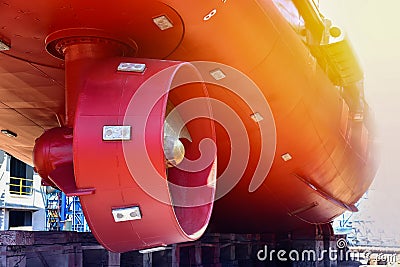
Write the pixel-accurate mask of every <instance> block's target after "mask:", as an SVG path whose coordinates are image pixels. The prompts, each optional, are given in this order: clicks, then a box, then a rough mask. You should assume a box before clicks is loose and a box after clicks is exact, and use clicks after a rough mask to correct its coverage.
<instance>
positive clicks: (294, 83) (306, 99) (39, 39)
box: [0, 0, 376, 251]
mask: <svg viewBox="0 0 400 267" xmlns="http://www.w3.org/2000/svg"><path fill="white" fill-rule="evenodd" d="M294 2H302V1H294ZM304 2H308V1H304ZM298 5H299V7H302V4H298ZM0 10H1V14H2V17H1V18H0V26H2V27H1V28H0V40H1V41H2V42H3V44H5V45H6V46H9V48H10V49H9V50H5V51H3V52H2V53H0V77H1V79H0V101H1V107H0V108H1V112H0V127H1V129H5V130H10V131H11V132H13V133H16V134H17V137H16V138H10V137H8V136H0V148H1V149H3V150H5V151H7V152H8V153H10V154H12V155H14V156H15V157H17V158H19V159H21V160H23V161H25V162H27V163H30V164H31V163H32V152H33V151H34V143H35V139H36V138H38V137H39V136H41V135H42V133H43V132H44V130H49V129H51V128H57V127H60V126H62V127H69V128H71V129H74V130H73V135H74V137H73V141H71V140H70V141H68V140H67V139H65V138H64V139H62V140H61V141H58V143H62V144H63V146H62V148H61V150H62V151H64V152H65V151H67V152H65V153H64V152H63V153H64V154H63V153H60V154H57V153H59V152H54V153H55V154H54V155H50V156H49V157H48V158H46V157H45V156H44V155H45V154H46V153H47V152H46V151H47V150H46V149H48V150H51V149H52V148H53V147H54V144H53V143H49V144H47V143H45V144H44V145H43V147H44V148H43V149H42V150H41V148H35V166H36V169H37V170H38V171H39V174H41V175H42V177H43V178H44V181H46V182H47V183H49V184H51V185H53V186H58V187H59V188H60V189H65V190H64V191H66V192H67V193H70V194H71V195H73V194H75V195H80V196H81V202H82V205H83V208H84V212H85V215H86V218H87V219H88V222H89V224H90V226H91V229H92V231H93V232H94V234H95V236H96V237H97V238H98V239H99V241H100V242H102V244H103V245H105V246H106V247H107V248H109V249H111V250H114V251H127V250H132V249H141V248H148V247H154V246H158V245H165V244H169V243H174V242H183V241H189V240H194V239H196V238H198V236H199V235H201V233H202V232H204V229H205V227H206V226H207V225H208V220H209V219H210V213H211V210H212V209H213V212H212V216H211V225H212V229H213V230H217V231H229V232H241V233H250V232H288V231H292V230H294V229H299V228H302V227H305V226H306V225H307V224H325V223H329V222H331V221H332V220H333V219H334V218H335V217H336V216H338V215H340V214H341V213H343V212H344V211H346V210H350V211H356V207H355V206H354V204H355V203H356V202H357V201H358V200H359V199H360V197H361V196H362V195H363V194H364V192H365V191H366V190H367V189H368V187H369V185H370V184H371V182H372V180H373V178H374V175H375V171H376V164H375V161H374V144H373V141H374V136H373V129H372V128H371V127H370V124H371V122H370V119H369V117H368V112H367V108H366V107H364V109H363V110H362V111H363V112H362V117H359V116H358V117H357V116H355V115H354V114H356V115H360V114H359V110H358V109H357V110H356V111H357V112H354V109H353V108H352V105H351V103H352V102H351V101H349V100H348V99H347V98H346V91H345V90H347V89H346V88H353V87H354V86H355V84H357V83H359V82H360V81H361V80H355V81H351V82H348V83H347V84H346V85H343V86H339V85H338V84H335V81H333V80H332V78H331V77H330V75H329V73H327V72H326V71H324V70H323V69H322V68H321V62H320V61H318V58H316V56H315V54H314V53H311V49H310V47H309V46H307V45H306V44H305V42H304V39H302V38H301V36H299V34H298V33H296V31H295V30H294V29H293V28H292V27H291V26H290V24H289V23H288V21H287V20H286V19H285V17H284V16H283V15H282V13H281V12H280V11H279V9H278V8H277V7H276V5H275V4H274V3H273V2H272V1H230V0H226V1H216V0H215V1H206V2H204V1H197V2H194V3H190V4H188V3H187V1H172V0H171V1H118V2H116V3H113V4H112V6H111V5H110V4H109V3H105V2H101V1H84V2H82V1H75V0H68V1H63V2H54V1H39V2H38V1H35V2H29V1H4V3H3V5H2V6H1V8H0ZM157 23H158V24H157ZM85 38H86V39H85ZM96 38H100V39H102V40H108V41H107V42H106V41H98V40H97V39H96ZM78 39H79V40H78ZM71 43H72V44H71ZM88 43H89V45H88ZM117 46H118V48H116V47H117ZM121 47H123V48H121ZM114 48H115V51H114V50H113V49H114ZM124 49H125V50H124ZM127 56H129V57H127ZM146 58H150V59H152V60H148V59H146ZM158 60H169V61H158ZM120 62H128V63H129V62H131V63H138V64H144V65H146V67H147V70H146V72H145V74H144V76H140V77H141V78H140V79H142V80H140V79H139V78H135V76H132V75H131V74H126V75H131V76H126V77H125V76H123V77H124V78H123V79H124V80H123V79H122V78H121V77H122V76H121V75H120V74H118V73H117V72H116V70H115V68H116V66H118V64H119V63H120ZM165 62H170V63H165ZM178 62H192V63H191V65H190V66H194V68H193V69H196V70H195V71H193V73H192V74H193V75H194V76H196V75H199V77H202V79H199V80H194V81H193V80H191V81H189V82H190V83H191V84H189V85H188V86H187V88H186V87H185V86H186V85H185V84H183V85H181V84H180V85H178V86H177V90H174V92H175V93H169V95H168V90H167V89H168V88H167V89H165V91H162V92H161V91H160V92H159V93H160V95H162V96H163V97H161V98H162V99H163V100H159V99H158V100H157V101H153V103H152V104H153V105H154V106H155V107H156V108H154V109H153V110H152V111H151V114H152V115H151V116H153V117H154V118H156V117H157V118H162V119H161V120H160V124H157V123H154V125H152V126H143V127H144V128H143V129H144V130H143V131H144V135H143V136H141V135H140V136H141V137H140V138H142V139H143V140H147V141H145V142H146V144H145V146H146V147H147V148H148V147H150V146H151V148H148V149H150V150H151V149H153V150H151V151H152V152H150V153H149V155H150V156H149V158H150V161H151V162H152V163H153V165H154V166H155V168H156V169H157V172H158V173H159V174H160V175H161V176H163V177H164V179H166V180H168V179H169V181H173V182H174V183H176V184H179V185H181V186H183V185H185V186H188V187H196V186H199V185H204V186H205V185H207V186H209V188H210V190H209V191H207V190H206V191H204V192H203V191H202V193H201V196H202V197H203V198H204V199H202V201H206V202H204V203H203V202H201V203H200V202H199V203H197V202H196V203H195V204H193V207H187V206H185V205H182V207H181V208H179V207H178V208H175V207H174V208H173V209H172V208H167V207H164V206H174V205H176V202H179V200H177V199H174V198H180V197H182V198H185V197H194V198H196V196H197V195H195V194H194V195H190V194H188V195H185V193H182V192H180V191H179V190H178V191H177V192H176V196H172V197H171V198H172V200H171V199H169V200H168V201H167V202H168V203H163V204H160V205H159V204H157V202H153V201H155V200H154V197H146V196H145V195H146V194H144V193H143V195H141V194H142V192H141V191H140V190H139V191H140V192H139V191H138V188H141V185H140V182H138V180H135V183H133V179H132V177H134V176H135V175H132V170H130V171H128V169H129V168H130V167H129V166H128V165H129V164H130V163H129V162H128V163H127V164H126V165H127V166H124V167H123V170H120V169H119V168H122V167H119V165H123V164H118V163H114V161H113V160H114V159H113V158H114V157H113V155H114V156H115V155H120V156H121V158H119V160H117V162H119V161H120V162H123V161H124V158H123V157H125V160H126V154H124V153H123V152H121V151H124V149H125V150H126V149H127V148H126V147H125V148H123V146H124V145H122V146H120V145H116V146H115V147H112V148H111V147H110V146H109V145H108V144H109V143H107V144H106V145H107V147H105V146H106V145H104V144H103V143H104V139H103V140H97V139H95V138H92V136H95V135H96V133H97V132H98V131H100V133H101V127H103V126H105V125H127V124H126V123H128V122H131V124H130V125H131V126H132V125H133V126H132V129H135V125H140V123H141V120H140V119H136V118H137V117H138V116H139V115H137V114H136V113H134V112H136V111H134V112H133V113H132V114H133V115H132V114H131V113H129V110H130V108H131V106H130V104H131V102H132V99H134V97H135V95H137V94H138V92H139V93H140V88H141V87H142V86H143V84H144V83H145V82H146V81H147V79H150V78H151V77H152V76H151V75H150V74H156V73H157V71H156V70H158V71H161V70H165V69H168V68H175V69H174V71H173V73H172V72H171V73H172V74H170V75H171V76H168V77H167V78H165V79H166V80H165V82H167V81H169V84H168V86H169V87H171V86H172V84H173V83H174V81H175V77H177V76H179V71H180V70H183V71H184V70H185V68H186V67H185V66H186V65H185V64H184V63H178ZM152 68H153V69H152ZM188 68H189V69H190V70H191V69H192V67H188ZM153 70H154V71H153ZM192 74H190V75H192ZM118 75H119V76H118ZM122 75H125V74H122ZM146 75H148V76H146ZM185 75H187V73H186V74H185ZM190 75H189V76H190ZM196 77H197V76H196ZM160 79H161V78H160ZM200 80H201V81H200ZM163 81H164V80H163ZM163 81H157V82H158V83H156V85H159V84H161V85H162V84H163ZM185 82H186V81H185ZM189 82H188V83H189ZM203 83H204V85H205V88H206V89H205V91H202V89H200V87H199V88H197V87H196V88H197V89H196V88H195V87H193V86H198V85H199V84H203ZM126 84H132V85H131V86H126ZM136 84H137V85H136ZM193 84H195V85H193ZM161 85H160V86H161ZM168 86H167V87H168ZM93 88H96V89H93ZM108 88H120V91H118V90H119V89H115V90H114V89H113V92H115V94H111V93H109V92H108V91H107V90H108ZM131 88H132V89H131ZM149 88H152V87H149ZM185 88H186V89H185ZM103 90H104V91H105V92H107V93H104V94H103V93H99V92H104V91H103ZM129 90H130V91H129ZM149 90H151V89H149ZM110 91H111V90H110ZM122 96H123V97H122ZM200 97H202V98H207V99H208V100H207V101H209V102H207V101H206V103H205V104H204V103H203V104H204V105H205V106H206V107H207V108H205V109H204V114H206V113H207V114H208V116H209V118H208V119H204V120H201V119H200V120H198V122H196V123H197V125H195V123H193V125H191V124H189V125H188V129H189V132H190V133H191V137H192V139H193V140H194V141H193V140H192V141H193V142H194V143H195V144H196V145H200V141H201V139H203V138H206V137H207V138H209V139H211V140H214V142H215V144H216V150H215V153H214V154H213V153H211V156H210V157H211V159H210V160H209V161H208V163H207V164H206V167H205V168H203V169H202V170H201V171H198V173H199V174H197V173H195V171H188V172H187V173H186V172H185V173H180V172H179V171H177V170H176V168H177V167H179V165H177V166H175V167H173V168H169V169H168V171H167V172H168V175H170V177H174V178H168V175H167V176H165V169H164V167H165V166H164V161H165V158H164V156H163V154H162V153H161V152H162V149H163V144H162V141H160V140H162V137H163V136H162V133H163V129H164V128H163V120H164V117H165V116H166V109H167V108H166V106H167V102H168V101H172V102H174V105H175V106H177V105H178V104H182V103H184V102H186V101H189V100H190V99H192V98H200ZM167 98H168V99H169V100H168V101H167ZM143 99H144V100H143V102H146V101H147V98H146V97H145V98H143ZM360 99H361V100H362V98H360ZM360 99H358V98H357V99H356V100H357V101H358V100H360ZM96 101H97V102H96ZM129 101H131V102H129ZM149 101H150V100H149ZM155 102H156V103H155ZM353 102H354V101H353ZM112 103H118V105H115V107H114V106H113V105H112ZM215 103H223V107H225V108H222V106H220V105H219V104H215ZM364 104H365V103H364ZM138 105H139V106H140V101H139V102H138V103H136V106H138ZM136 106H135V107H136ZM220 107H221V108H220ZM196 108H197V107H196ZM219 108H220V109H219ZM121 109H122V111H121ZM199 109H200V108H199ZM149 112H150V111H149ZM128 113H129V114H128ZM231 113H232V114H234V116H232V114H231ZM127 114H128V115H129V116H131V118H132V119H131V120H129V119H126V118H129V116H128V115H127ZM204 114H203V113H202V115H201V116H200V115H199V117H205V115H204ZM151 116H150V117H151ZM181 116H182V117H183V118H184V119H185V115H184V114H183V113H182V114H181ZM105 117H107V119H104V118H105ZM153 117H152V118H153ZM190 119H191V118H187V119H186V120H187V121H190ZM235 120H237V122H236V121H235ZM151 121H154V120H151ZM235 125H238V126H237V127H239V128H240V127H241V129H240V130H239V129H237V128H235V127H236V126H235ZM96 127H97V128H96ZM146 127H150V128H151V129H150V128H146ZM96 129H97V130H96ZM149 129H150V130H149ZM235 129H237V131H236V130H235ZM150 133H157V135H155V134H154V136H153V137H149V135H150ZM57 134H58V133H57ZM57 134H56V133H54V135H57ZM67 135H68V134H67ZM64 136H65V134H64ZM46 138H48V139H51V140H55V139H54V138H55V137H54V138H53V137H51V138H49V137H46ZM46 138H44V139H42V140H45V139H46ZM52 138H53V139H52ZM48 139H46V140H45V141H44V142H47V140H48ZM57 140H58V139H57ZM154 140H155V141H154ZM131 141H132V142H135V133H134V132H132V139H131ZM49 142H50V141H49ZM149 143H151V145H149ZM182 143H183V145H184V146H185V149H186V155H187V157H189V158H190V157H191V160H195V159H196V158H197V157H199V153H198V151H197V152H196V149H193V152H190V151H192V150H191V148H190V144H189V143H188V142H187V141H185V140H183V141H182ZM164 146H165V145H164ZM135 149H137V150H135V151H140V149H139V148H135ZM55 150H56V149H55ZM38 151H39V152H38ZM160 151H161V152H160ZM213 151H214V150H213ZM153 152H154V153H153ZM49 153H50V152H49ZM102 153H104V154H107V155H111V156H110V157H109V158H107V157H108V156H107V157H105V158H101V157H100V156H99V155H100V154H102ZM160 153H161V154H160ZM133 154H135V153H133ZM46 155H47V154H46ZM60 155H63V156H62V157H58V158H62V160H59V161H57V160H55V158H57V156H60ZM65 155H67V156H65ZM115 157H116V156H115ZM132 157H133V159H134V160H133V161H134V162H135V161H136V162H137V161H139V163H137V164H136V165H135V167H134V168H141V166H142V164H145V163H142V158H141V157H144V156H143V155H141V154H139V155H132ZM66 158H68V160H67V159H66ZM50 160H52V161H51V162H52V163H54V162H56V161H57V162H60V164H58V163H57V164H58V165H57V164H50V165H52V167H48V166H47V165H46V164H47V163H46V162H47V161H50ZM38 162H45V163H43V164H44V165H46V166H45V167H43V166H42V165H41V163H38ZM110 162H111V163H110ZM143 162H144V161H143ZM100 164H101V165H100ZM133 164H134V163H133ZM99 165H100V166H99ZM59 166H61V167H60V168H58V167H59ZM46 168H47V169H46ZM143 168H144V167H143ZM214 168H216V179H217V180H216V182H215V181H214V182H210V179H211V178H210V177H211V176H212V175H213V172H214V171H215V169H214ZM178 169H179V168H178ZM40 170H42V171H40ZM45 170H46V171H45ZM105 173H107V175H105ZM116 173H117V174H118V175H117V174H116ZM129 173H131V174H129ZM193 173H195V174H193ZM114 174H115V178H113V179H111V178H110V179H108V178H107V177H109V176H113V175H114ZM185 175H186V176H185ZM190 175H195V178H193V179H194V180H192V182H190V181H189V182H188V181H187V180H186V179H187V177H189V176H190ZM196 175H197V176H196ZM63 176H65V177H69V178H59V177H63ZM88 176H92V177H88ZM117 176H118V178H116V177H117ZM131 176H132V177H131ZM137 176H140V175H139V174H138V175H137ZM99 177H105V178H99ZM121 177H122V178H121ZM135 177H136V176H135ZM135 177H134V178H135ZM185 177H186V178H185ZM63 179H64V180H63ZM135 179H136V178H135ZM196 179H197V180H196ZM139 180H140V178H139ZM211 180H212V179H211ZM65 181H66V182H65ZM214 183H215V184H214ZM65 184H67V185H65ZM161 187H162V186H161ZM166 187H167V189H166V192H164V193H165V194H170V195H174V193H171V192H172V191H173V189H171V187H169V186H166ZM130 188H132V191H129V190H128V189H130ZM124 190H125V191H124ZM126 190H128V191H126ZM135 190H136V191H135ZM144 191H146V190H144ZM164 193H163V194H164ZM134 194H137V196H138V198H137V199H135V197H133V195H134ZM139 195H140V197H139ZM116 199H118V200H116ZM214 199H215V203H214V207H212V206H213V204H212V202H214ZM139 200H140V201H143V203H146V204H141V203H139V202H140V201H139ZM210 202H211V203H210ZM133 204H135V205H138V206H134V208H137V207H139V206H140V205H141V206H140V207H141V208H140V210H141V212H142V214H141V215H142V216H141V217H142V220H145V219H147V217H146V216H147V215H148V214H149V213H154V214H152V216H149V217H151V220H150V219H149V221H147V222H145V223H144V225H141V226H140V225H139V222H140V218H139V219H138V220H136V221H130V222H117V221H115V220H113V217H112V214H111V211H114V208H115V207H116V208H118V209H116V210H122V209H123V208H124V207H126V206H130V205H133ZM178 206H179V205H178ZM132 207H133V206H132ZM152 207H153V208H152ZM152 209H153V211H152ZM100 210H102V211H100ZM135 211H136V210H135ZM146 213H147V214H146ZM113 214H114V213H113ZM157 215H158V216H159V217H157ZM175 217H176V218H178V219H176V218H175ZM114 219H115V218H114ZM197 219H198V220H201V221H202V223H197V224H196V223H195V221H196V220H197ZM161 221H163V222H164V224H162V223H161ZM163 225H164V227H162V226H163ZM193 225H195V226H193ZM110 227H112V228H110ZM154 228H165V229H164V230H154ZM192 228H193V229H192ZM107 229H109V230H112V232H109V233H106V232H107ZM182 229H183V230H182ZM157 231H159V232H157ZM128 237H129V238H128ZM132 240H134V241H132Z"/></svg>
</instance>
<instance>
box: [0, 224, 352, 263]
mask: <svg viewBox="0 0 400 267" xmlns="http://www.w3.org/2000/svg"><path fill="white" fill-rule="evenodd" d="M340 238H341V237H331V238H329V239H328V240H327V239H326V238H322V237H321V238H316V239H315V240H309V239H306V238H301V237H299V238H297V239H294V238H293V237H291V238H280V239H279V240H278V239H277V238H276V236H273V235H260V234H249V235H244V234H241V235H238V234H206V235H205V236H204V237H202V238H201V240H199V241H196V242H190V243H183V244H177V245H172V246H169V247H167V248H166V249H165V250H164V251H158V252H153V253H145V254H142V253H140V252H138V251H132V252H126V253H112V252H109V251H107V250H105V249H104V248H103V247H102V246H101V245H99V244H98V243H97V241H96V240H95V239H94V237H93V235H92V234H91V233H76V232H27V231H3V232H0V266H1V267H9V266H10V267H11V266H12V267H25V266H28V267H36V266H38V267H42V266H44V267H53V266H54V267H64V266H65V267H72V266H74V267H75V266H76V267H89V266H90V267H92V266H93V267H98V266H135V267H136V266H138V267H139V266H143V267H150V266H157V267H158V266H160V267H161V266H166V267H167V266H173V267H179V266H182V267H186V266H197V267H200V266H203V267H206V266H210V267H211V266H216V267H228V266H229V267H230V266H232V267H234V266H330V267H334V266H358V265H359V264H358V263H357V262H354V261H351V260H350V259H347V260H342V261H340V259H336V260H335V259H333V260H332V259H329V257H325V258H324V259H320V260H318V259H316V260H313V259H312V257H311V256H312V253H311V254H310V252H312V251H315V252H316V253H320V252H321V251H322V250H324V249H329V248H331V249H333V248H335V246H337V242H338V240H340ZM289 248H290V252H289V250H288V249H289ZM282 249H285V251H286V254H284V255H282V253H281V254H280V257H278V254H279V253H278V251H279V250H282ZM273 250H274V252H272V251H273ZM296 250H298V251H307V255H308V256H307V257H308V259H301V256H302V254H301V252H299V253H298V255H297V254H296V253H295V251H296ZM271 252H272V253H271ZM289 253H291V254H290V255H291V256H290V255H289ZM342 254H343V253H342ZM285 255H286V258H287V260H285ZM296 255H297V256H298V257H300V258H299V261H291V260H290V259H288V258H292V257H296ZM310 255H311V256H310ZM317 257H318V256H317Z"/></svg>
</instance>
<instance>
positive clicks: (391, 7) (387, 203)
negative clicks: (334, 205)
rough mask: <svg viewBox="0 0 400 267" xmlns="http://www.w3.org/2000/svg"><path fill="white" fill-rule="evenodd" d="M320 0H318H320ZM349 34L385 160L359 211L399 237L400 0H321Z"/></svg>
mask: <svg viewBox="0 0 400 267" xmlns="http://www.w3.org/2000/svg"><path fill="white" fill-rule="evenodd" d="M316 2H318V0H316ZM319 4H320V9H321V10H322V12H323V14H324V15H325V16H326V17H328V18H330V19H332V21H333V22H334V24H336V25H338V26H342V29H344V31H345V32H347V34H348V36H349V38H350V40H351V42H352V44H353V47H354V49H355V50H356V52H357V54H358V57H359V59H360V62H361V64H362V66H363V69H364V72H365V93H366V98H367V101H368V103H369V104H370V106H371V107H372V109H373V111H374V113H375V116H376V122H377V130H378V133H379V136H378V141H379V142H380V143H381V162H380V167H379V171H378V174H377V176H376V178H375V181H374V183H373V186H372V189H373V190H372V191H371V194H370V198H369V200H366V203H364V204H363V206H362V210H361V213H363V212H364V213H365V214H368V217H370V218H371V219H373V220H374V221H375V222H376V226H377V227H378V228H380V229H381V230H384V231H385V233H386V234H389V235H393V236H400V209H399V204H400V66H399V64H400V23H399V20H400V13H399V10H400V0H320V1H319Z"/></svg>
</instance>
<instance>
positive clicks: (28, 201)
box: [0, 151, 46, 231]
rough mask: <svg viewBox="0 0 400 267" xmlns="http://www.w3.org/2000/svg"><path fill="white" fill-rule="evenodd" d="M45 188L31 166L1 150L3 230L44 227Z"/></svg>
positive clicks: (0, 216) (0, 223)
mask: <svg viewBox="0 0 400 267" xmlns="http://www.w3.org/2000/svg"><path fill="white" fill-rule="evenodd" d="M42 190H44V189H43V187H42V186H41V179H40V177H39V176H38V175H36V174H34V171H33V168H32V167H30V166H28V165H26V164H24V163H22V162H21V161H19V160H17V159H15V158H13V157H11V156H9V155H7V154H6V153H4V152H3V151H0V230H28V231H43V230H45V228H46V211H45V193H44V192H42Z"/></svg>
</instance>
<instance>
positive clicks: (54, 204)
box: [46, 190, 90, 232]
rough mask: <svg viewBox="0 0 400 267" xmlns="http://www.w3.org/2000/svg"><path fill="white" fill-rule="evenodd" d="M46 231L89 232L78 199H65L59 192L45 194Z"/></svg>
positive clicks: (53, 191)
mask: <svg viewBox="0 0 400 267" xmlns="http://www.w3.org/2000/svg"><path fill="white" fill-rule="evenodd" d="M46 228H47V230H48V231H74V232H90V229H89V226H88V224H87V222H86V219H85V216H84V215H83V211H82V206H81V203H80V202H79V198H78V197H75V196H74V197H67V196H66V195H65V194H64V193H63V192H61V191H59V190H52V191H50V192H48V193H47V194H46Z"/></svg>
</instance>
